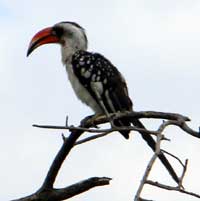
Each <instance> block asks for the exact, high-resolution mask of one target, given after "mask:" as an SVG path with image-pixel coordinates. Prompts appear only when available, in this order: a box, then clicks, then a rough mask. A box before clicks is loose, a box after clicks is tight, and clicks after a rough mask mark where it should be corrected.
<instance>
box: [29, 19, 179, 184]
mask: <svg viewBox="0 0 200 201" xmlns="http://www.w3.org/2000/svg"><path fill="white" fill-rule="evenodd" d="M47 43H57V44H60V46H61V54H62V62H63V64H64V66H65V67H66V71H67V74H68V79H69V81H70V83H71V85H72V87H73V89H74V91H75V94H76V95H77V97H78V98H79V99H80V100H81V101H82V102H83V103H85V104H86V105H88V106H89V107H90V108H91V109H92V110H93V111H94V112H95V115H100V114H105V115H107V117H109V114H110V113H115V112H118V111H120V112H123V111H132V110H133V109H132V101H131V99H130V97H129V94H128V89H127V85H126V81H125V79H124V78H123V76H122V75H121V73H120V72H119V71H118V69H117V68H116V67H115V66H114V65H113V64H112V63H111V62H110V61H109V60H108V59H106V58H105V57H104V56H102V55H101V54H98V53H93V52H88V51H87V46H88V40H87V36H86V33H85V30H84V29H83V28H82V27H81V26H80V25H79V24H77V23H75V22H69V21H65V22H60V23H57V24H55V25H54V26H52V27H48V28H45V29H43V30H41V31H39V32H38V33H37V34H35V36H34V37H33V38H32V40H31V42H30V45H29V48H28V52H27V56H29V55H30V54H31V52H33V50H35V49H36V48H37V47H39V46H41V45H44V44H47ZM111 123H113V125H115V126H130V125H131V124H133V125H134V126H137V127H139V128H145V127H144V126H143V124H142V123H141V122H140V121H139V120H137V119H134V120H131V122H130V121H128V120H114V122H112V120H111ZM129 132H130V131H120V133H121V134H122V135H123V136H124V137H125V138H126V139H128V138H129ZM140 133H141V136H142V138H143V139H144V140H145V141H146V142H147V144H148V145H149V146H150V147H151V149H152V150H153V151H155V147H156V143H155V140H154V139H153V137H152V136H151V135H147V134H146V133H144V132H140ZM158 157H159V159H160V160H161V162H162V163H163V164H164V166H165V167H166V169H167V170H168V172H169V173H170V175H171V176H172V178H173V179H174V180H175V181H176V182H177V183H179V178H178V176H177V174H176V173H175V171H174V169H173V167H172V166H171V164H170V163H169V161H168V160H167V158H166V157H165V155H164V154H163V153H162V152H161V153H160V154H159V155H158Z"/></svg>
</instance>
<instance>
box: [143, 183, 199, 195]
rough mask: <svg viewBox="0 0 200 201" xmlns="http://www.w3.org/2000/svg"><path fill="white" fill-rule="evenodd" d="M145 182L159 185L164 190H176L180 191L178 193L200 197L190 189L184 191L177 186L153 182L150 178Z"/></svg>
mask: <svg viewBox="0 0 200 201" xmlns="http://www.w3.org/2000/svg"><path fill="white" fill-rule="evenodd" d="M146 184H149V185H152V186H156V187H159V188H162V189H165V190H170V191H177V192H180V193H185V194H188V195H191V196H194V197H197V198H200V195H199V194H196V193H193V192H190V191H186V190H184V189H180V188H179V187H173V186H168V185H165V184H161V183H159V182H154V181H151V180H147V181H146Z"/></svg>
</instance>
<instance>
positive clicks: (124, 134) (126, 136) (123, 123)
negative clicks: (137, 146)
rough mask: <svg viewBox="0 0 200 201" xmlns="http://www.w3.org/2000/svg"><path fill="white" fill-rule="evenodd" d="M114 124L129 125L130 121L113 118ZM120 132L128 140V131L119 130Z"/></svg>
mask: <svg viewBox="0 0 200 201" xmlns="http://www.w3.org/2000/svg"><path fill="white" fill-rule="evenodd" d="M113 123H114V125H116V126H119V127H120V126H130V125H131V124H130V122H129V121H127V120H117V119H116V120H114V122H113ZM120 133H121V134H122V135H123V136H124V137H125V138H126V139H127V140H128V139H129V133H130V131H120Z"/></svg>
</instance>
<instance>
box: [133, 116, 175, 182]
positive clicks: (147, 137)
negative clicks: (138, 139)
mask: <svg viewBox="0 0 200 201" xmlns="http://www.w3.org/2000/svg"><path fill="white" fill-rule="evenodd" d="M132 123H133V125H134V126H137V127H138V128H144V129H145V127H144V125H143V124H142V123H141V122H140V121H139V120H138V119H134V120H132ZM140 133H141V136H142V138H143V139H144V140H145V141H146V143H147V144H148V145H149V146H150V147H151V149H152V150H153V151H155V150H156V142H155V140H154V139H153V137H152V136H151V135H147V134H146V133H142V132H140ZM158 158H159V159H160V160H161V162H162V163H163V165H164V166H165V167H166V169H167V170H168V172H169V174H170V175H171V176H172V178H173V179H174V180H175V181H176V183H177V184H179V178H178V176H177V174H176V172H175V171H174V169H173V167H172V166H171V164H170V163H169V161H168V159H167V158H166V157H165V155H164V154H163V153H162V152H161V153H160V154H159V155H158Z"/></svg>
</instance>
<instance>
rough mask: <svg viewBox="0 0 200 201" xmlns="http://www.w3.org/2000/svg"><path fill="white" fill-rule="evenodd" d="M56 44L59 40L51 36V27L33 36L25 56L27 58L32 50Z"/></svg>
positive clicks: (53, 35)
mask: <svg viewBox="0 0 200 201" xmlns="http://www.w3.org/2000/svg"><path fill="white" fill-rule="evenodd" d="M58 42H59V38H58V37H57V36H56V35H55V34H53V31H52V27H48V28H45V29H43V30H41V31H39V32H38V33H36V34H35V35H34V36H33V38H32V40H31V42H30V44H29V47H28V51H27V56H29V55H30V54H31V52H33V50H35V49H36V48H37V47H39V46H41V45H45V44H48V43H58Z"/></svg>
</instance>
